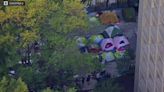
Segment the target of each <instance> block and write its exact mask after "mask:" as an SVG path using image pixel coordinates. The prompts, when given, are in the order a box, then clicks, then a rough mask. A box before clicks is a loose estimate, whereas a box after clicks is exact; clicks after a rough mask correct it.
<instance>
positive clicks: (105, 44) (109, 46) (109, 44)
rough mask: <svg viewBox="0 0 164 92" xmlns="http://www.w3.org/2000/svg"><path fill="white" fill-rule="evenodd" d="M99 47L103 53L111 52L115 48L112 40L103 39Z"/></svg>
mask: <svg viewBox="0 0 164 92" xmlns="http://www.w3.org/2000/svg"><path fill="white" fill-rule="evenodd" d="M100 45H101V49H102V50H103V51H111V50H113V49H114V47H115V46H114V43H113V39H112V38H107V39H103V40H102V42H101V44H100Z"/></svg>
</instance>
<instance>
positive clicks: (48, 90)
mask: <svg viewBox="0 0 164 92" xmlns="http://www.w3.org/2000/svg"><path fill="white" fill-rule="evenodd" d="M42 92H54V91H53V90H51V89H50V88H46V89H44V90H43V91H42Z"/></svg>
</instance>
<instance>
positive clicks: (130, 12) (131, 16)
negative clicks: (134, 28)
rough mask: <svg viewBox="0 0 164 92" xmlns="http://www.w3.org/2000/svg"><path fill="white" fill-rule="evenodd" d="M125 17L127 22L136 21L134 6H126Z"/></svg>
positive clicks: (123, 12)
mask: <svg viewBox="0 0 164 92" xmlns="http://www.w3.org/2000/svg"><path fill="white" fill-rule="evenodd" d="M122 15H123V18H124V20H125V21H126V22H135V21H136V12H135V9H134V8H125V9H123V11H122Z"/></svg>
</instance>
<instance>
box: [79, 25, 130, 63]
mask: <svg viewBox="0 0 164 92" xmlns="http://www.w3.org/2000/svg"><path fill="white" fill-rule="evenodd" d="M77 43H78V47H79V49H80V51H81V52H82V53H96V54H98V58H99V59H100V61H101V62H102V63H105V62H109V61H113V60H115V59H120V58H122V57H123V56H124V55H125V53H126V48H127V46H128V45H129V41H128V39H127V38H126V37H125V36H124V35H123V32H122V30H121V29H120V28H119V27H118V26H116V25H111V26H109V27H107V28H106V29H105V30H104V31H103V32H102V33H100V34H97V35H92V36H90V37H79V38H78V39H77Z"/></svg>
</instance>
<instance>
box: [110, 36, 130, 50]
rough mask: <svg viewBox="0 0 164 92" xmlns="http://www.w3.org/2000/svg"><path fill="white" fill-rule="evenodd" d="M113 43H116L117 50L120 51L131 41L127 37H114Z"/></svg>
mask: <svg viewBox="0 0 164 92" xmlns="http://www.w3.org/2000/svg"><path fill="white" fill-rule="evenodd" d="M113 41H114V45H115V47H116V48H117V49H120V48H121V47H124V46H126V45H129V41H128V39H127V38H126V37H125V36H117V37H114V39H113Z"/></svg>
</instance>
